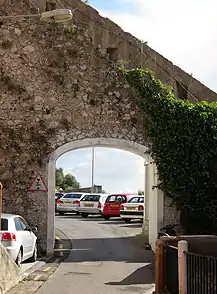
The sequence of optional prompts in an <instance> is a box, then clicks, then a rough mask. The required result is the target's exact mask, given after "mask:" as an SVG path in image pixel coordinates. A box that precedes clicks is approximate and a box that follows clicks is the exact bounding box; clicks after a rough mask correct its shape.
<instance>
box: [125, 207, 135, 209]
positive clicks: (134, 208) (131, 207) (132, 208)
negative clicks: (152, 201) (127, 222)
mask: <svg viewBox="0 0 217 294" xmlns="http://www.w3.org/2000/svg"><path fill="white" fill-rule="evenodd" d="M127 210H136V208H135V207H127Z"/></svg>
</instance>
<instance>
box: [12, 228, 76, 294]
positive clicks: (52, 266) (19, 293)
mask: <svg viewBox="0 0 217 294" xmlns="http://www.w3.org/2000/svg"><path fill="white" fill-rule="evenodd" d="M56 235H57V236H56V244H55V250H54V256H53V257H51V258H48V259H46V258H45V259H44V260H45V261H46V262H45V261H42V260H39V261H37V262H36V263H34V264H31V263H30V264H28V263H23V265H22V268H21V272H22V275H23V277H24V280H23V281H22V282H20V283H19V284H18V285H17V286H15V287H14V288H12V289H11V290H9V291H8V292H7V294H33V293H35V292H36V291H37V290H38V289H39V288H40V287H41V286H42V285H43V284H44V283H45V282H46V281H47V280H48V279H49V277H50V276H51V275H52V274H53V273H54V272H55V271H56V270H57V268H58V267H59V265H60V263H61V262H62V261H63V260H64V259H66V258H67V257H68V255H69V253H70V250H71V242H70V240H67V239H66V238H67V236H66V235H65V234H64V233H63V232H62V231H60V230H57V234H56ZM61 240H64V242H63V244H62V242H61ZM59 247H63V250H61V249H59ZM66 249H67V250H66Z"/></svg>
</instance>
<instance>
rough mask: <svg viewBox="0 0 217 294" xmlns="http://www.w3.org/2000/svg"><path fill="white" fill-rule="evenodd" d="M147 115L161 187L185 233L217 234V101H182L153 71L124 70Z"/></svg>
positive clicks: (135, 97)
mask: <svg viewBox="0 0 217 294" xmlns="http://www.w3.org/2000/svg"><path fill="white" fill-rule="evenodd" d="M123 74H124V76H125V78H126V80H127V81H128V83H129V84H130V86H131V87H132V88H133V97H134V99H135V101H136V102H137V105H138V106H139V107H140V109H141V110H142V111H143V116H144V128H146V131H147V138H148V146H149V147H150V150H151V156H152V158H153V159H154V160H155V162H156V165H157V168H158V175H159V180H160V184H159V188H160V189H162V190H163V191H164V192H165V193H166V195H168V196H169V197H170V199H171V200H172V203H173V204H174V205H175V206H176V208H177V210H179V211H180V213H181V223H182V226H183V228H184V229H185V231H186V233H217V102H213V103H207V102H205V101H202V102H196V103H194V104H193V103H191V102H189V101H187V100H177V99H176V97H175V96H174V94H173V92H172V88H170V87H169V86H166V85H164V84H162V82H161V81H160V80H158V79H156V78H155V76H154V73H153V72H152V71H150V70H144V69H135V70H128V71H123Z"/></svg>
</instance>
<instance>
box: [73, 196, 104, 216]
mask: <svg viewBox="0 0 217 294" xmlns="http://www.w3.org/2000/svg"><path fill="white" fill-rule="evenodd" d="M103 196H104V194H97V193H96V194H89V195H85V196H83V197H82V198H81V199H80V203H79V207H78V211H79V212H80V213H81V216H82V217H85V218H86V217H88V215H89V214H91V215H94V214H101V213H100V207H101V205H102V203H103V202H100V199H101V200H102V199H103Z"/></svg>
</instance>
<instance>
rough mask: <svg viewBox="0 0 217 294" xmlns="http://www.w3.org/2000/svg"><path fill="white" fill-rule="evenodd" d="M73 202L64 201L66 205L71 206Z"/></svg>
mask: <svg viewBox="0 0 217 294" xmlns="http://www.w3.org/2000/svg"><path fill="white" fill-rule="evenodd" d="M71 203H72V201H64V204H71Z"/></svg>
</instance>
